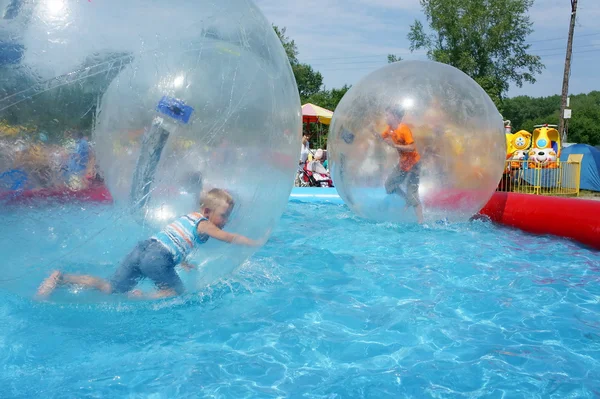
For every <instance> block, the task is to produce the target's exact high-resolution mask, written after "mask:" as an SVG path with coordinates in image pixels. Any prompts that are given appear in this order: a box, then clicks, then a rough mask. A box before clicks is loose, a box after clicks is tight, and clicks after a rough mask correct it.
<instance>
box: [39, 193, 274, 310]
mask: <svg viewBox="0 0 600 399" xmlns="http://www.w3.org/2000/svg"><path fill="white" fill-rule="evenodd" d="M234 205H235V202H234V200H233V198H232V197H231V195H230V194H229V193H228V192H227V191H225V190H222V189H218V188H215V189H212V190H210V191H209V192H208V193H207V194H206V195H205V196H204V197H203V198H202V200H201V203H200V209H199V210H198V212H192V213H189V214H187V215H184V216H181V217H180V218H178V219H177V220H175V221H174V222H172V223H170V224H169V225H168V226H166V227H165V228H164V229H163V230H161V231H160V232H158V233H157V234H155V235H154V236H152V237H150V238H149V239H147V240H144V241H141V242H140V243H138V244H137V245H136V247H135V248H134V249H133V250H132V251H131V252H130V253H129V254H128V255H127V256H126V257H125V259H124V260H123V262H122V263H121V265H120V266H119V268H118V269H117V270H116V272H115V273H114V274H113V276H112V277H111V278H110V279H108V280H105V279H103V278H100V277H95V276H89V275H77V274H66V273H62V272H60V271H58V270H56V271H54V272H52V274H51V275H50V276H49V277H48V278H46V279H45V280H44V282H43V283H42V284H41V285H40V287H39V288H38V291H37V297H38V298H40V299H44V298H48V297H49V296H50V295H51V294H52V292H54V290H55V289H56V288H57V287H58V286H63V285H79V286H83V287H86V288H92V289H96V290H99V291H102V292H104V293H107V294H112V293H128V294H130V295H132V296H136V297H141V296H142V295H141V292H140V291H139V290H133V289H134V287H135V286H136V285H137V283H138V282H139V281H140V280H141V279H142V278H149V279H150V280H152V281H153V282H154V284H155V285H156V288H157V292H156V293H154V294H151V295H149V297H150V298H162V297H168V296H174V295H179V294H181V293H182V292H183V291H184V287H183V283H182V281H181V279H180V278H179V276H178V275H177V272H176V271H175V267H176V266H177V265H181V266H182V267H184V268H187V269H190V268H193V266H191V265H189V264H187V263H186V262H185V258H186V257H187V255H189V253H190V252H191V251H192V249H193V248H194V247H195V246H196V245H199V244H203V243H205V242H206V241H207V240H208V239H209V238H211V237H212V238H215V239H217V240H220V241H224V242H228V243H232V244H239V245H247V246H260V245H262V244H263V243H264V240H260V241H256V240H252V239H250V238H248V237H245V236H242V235H239V234H233V233H228V232H225V231H223V230H222V229H223V227H224V226H225V225H226V224H227V222H228V220H229V216H230V214H231V211H232V210H233V207H234Z"/></svg>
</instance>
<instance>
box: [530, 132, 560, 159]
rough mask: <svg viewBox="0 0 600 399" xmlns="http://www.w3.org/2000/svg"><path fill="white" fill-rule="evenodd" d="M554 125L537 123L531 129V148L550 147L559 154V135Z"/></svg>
mask: <svg viewBox="0 0 600 399" xmlns="http://www.w3.org/2000/svg"><path fill="white" fill-rule="evenodd" d="M555 127H556V126H555V125H548V124H546V125H537V126H535V128H536V129H535V130H534V131H533V148H552V149H553V150H554V152H555V153H556V154H557V155H558V156H560V147H561V146H560V135H559V134H558V130H556V129H555Z"/></svg>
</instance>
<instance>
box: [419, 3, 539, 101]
mask: <svg viewBox="0 0 600 399" xmlns="http://www.w3.org/2000/svg"><path fill="white" fill-rule="evenodd" d="M532 4H533V0H421V7H422V9H423V12H424V14H425V17H426V19H427V23H428V25H429V31H428V30H426V28H425V27H424V25H423V23H422V22H421V21H418V20H416V21H415V22H414V24H413V25H411V28H410V32H409V34H408V39H409V40H410V43H411V45H410V49H411V51H414V50H417V49H425V50H427V56H428V57H429V58H430V59H432V60H435V61H439V62H443V63H445V64H449V65H452V66H454V67H456V68H458V69H460V70H462V71H463V72H465V73H466V74H467V75H469V76H470V77H472V78H473V79H474V80H475V81H477V83H479V84H480V85H481V86H482V87H483V88H484V90H486V92H487V93H488V94H489V95H490V97H491V98H492V99H493V100H494V102H495V103H496V104H497V105H499V104H500V103H501V102H502V99H503V98H504V97H505V95H506V93H507V91H508V89H509V85H510V83H511V82H512V83H514V84H516V85H517V86H518V87H521V86H522V85H523V83H524V82H529V83H535V75H536V74H539V73H540V72H541V71H542V69H543V68H544V65H543V64H542V63H541V61H540V57H539V56H537V55H532V54H529V53H528V50H529V47H530V45H529V44H527V43H526V42H525V40H526V39H527V36H528V35H529V34H530V33H531V32H532V31H533V28H532V24H531V22H530V19H529V17H528V15H527V12H528V10H529V8H530V7H531V5H532Z"/></svg>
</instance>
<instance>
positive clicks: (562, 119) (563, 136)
mask: <svg viewBox="0 0 600 399" xmlns="http://www.w3.org/2000/svg"><path fill="white" fill-rule="evenodd" d="M576 14H577V0H571V24H570V25H569V38H568V39H567V57H566V58H565V73H564V75H563V84H562V93H561V99H560V115H559V121H560V122H559V125H558V126H559V127H558V131H559V132H560V135H561V141H562V142H563V143H564V142H565V141H566V140H567V130H566V128H565V124H566V120H565V108H566V107H567V96H568V95H569V75H571V53H572V52H573V31H574V30H575V16H576ZM569 117H570V116H569Z"/></svg>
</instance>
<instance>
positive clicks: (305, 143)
mask: <svg viewBox="0 0 600 399" xmlns="http://www.w3.org/2000/svg"><path fill="white" fill-rule="evenodd" d="M309 154H310V133H304V135H302V149H301V150H300V162H299V165H300V168H303V167H304V165H306V162H307V161H308V155H309Z"/></svg>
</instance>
